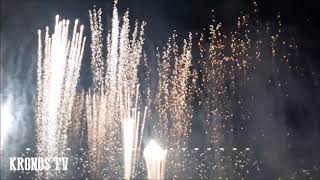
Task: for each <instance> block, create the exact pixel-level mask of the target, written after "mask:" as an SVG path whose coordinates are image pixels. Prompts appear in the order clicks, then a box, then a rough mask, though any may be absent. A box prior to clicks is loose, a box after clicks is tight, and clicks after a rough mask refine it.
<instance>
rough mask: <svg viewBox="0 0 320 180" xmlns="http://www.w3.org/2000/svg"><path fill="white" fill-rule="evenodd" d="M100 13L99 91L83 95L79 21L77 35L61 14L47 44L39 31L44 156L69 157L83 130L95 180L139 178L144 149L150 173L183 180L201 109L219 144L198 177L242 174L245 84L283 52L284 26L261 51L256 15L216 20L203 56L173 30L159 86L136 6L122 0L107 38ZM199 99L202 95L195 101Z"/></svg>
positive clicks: (95, 59)
mask: <svg viewBox="0 0 320 180" xmlns="http://www.w3.org/2000/svg"><path fill="white" fill-rule="evenodd" d="M101 16H102V11H101V9H96V8H94V9H92V10H90V11H89V17H90V30H91V33H92V34H91V44H90V47H91V69H92V79H93V81H92V88H91V89H89V90H88V91H81V93H78V94H76V85H77V82H78V81H77V80H78V77H79V69H80V64H81V59H82V54H83V51H84V43H85V37H84V38H83V26H80V31H79V32H78V27H77V26H78V20H76V21H75V26H74V29H73V34H72V38H71V40H69V35H68V34H69V32H68V29H69V20H62V21H59V16H57V17H56V25H55V28H54V32H53V34H52V36H49V28H47V29H46V33H45V37H44V48H43V38H42V35H41V31H40V30H39V33H38V34H39V46H38V69H37V70H38V71H37V106H36V108H37V109H36V110H37V111H36V112H37V113H36V119H37V122H36V125H37V148H38V149H37V150H38V156H65V155H66V154H67V152H66V151H65V148H66V146H67V141H68V138H69V137H68V136H70V135H71V136H73V135H74V134H76V137H79V136H81V137H82V138H83V139H85V138H87V139H86V140H84V141H86V142H85V143H87V145H88V150H89V154H88V156H89V157H88V159H89V163H88V164H89V172H90V175H91V176H92V178H101V177H105V178H119V177H121V178H124V179H131V178H135V177H136V174H137V172H136V171H137V170H136V167H137V162H138V161H139V160H141V157H140V154H141V150H142V149H144V151H143V155H144V159H145V164H144V165H143V166H144V167H146V169H147V177H148V178H149V179H166V178H169V179H179V178H185V176H184V174H185V172H186V171H187V169H188V168H190V166H192V165H190V164H188V160H190V159H192V157H190V156H191V155H190V154H189V152H187V151H186V149H188V148H189V147H190V146H189V144H188V143H189V140H190V136H191V129H192V127H191V125H192V120H194V119H196V118H194V117H193V115H194V109H195V106H199V107H202V110H201V111H202V113H203V114H204V120H203V121H204V130H205V137H206V141H207V143H206V144H205V145H206V147H208V149H210V150H211V149H213V151H210V153H209V155H208V156H207V157H203V159H204V160H203V163H202V164H205V165H206V166H207V170H206V171H202V170H201V171H202V172H201V173H199V177H201V178H216V179H219V178H222V179H225V178H230V177H231V178H233V177H236V178H237V177H242V174H241V175H239V176H237V175H234V174H236V173H235V171H234V169H235V168H236V167H235V166H236V165H234V164H236V163H233V162H232V158H233V157H232V154H231V153H232V152H231V150H230V149H231V147H233V146H234V144H235V143H234V142H236V141H237V140H236V139H235V138H236V137H235V136H236V134H237V133H239V128H238V127H239V122H238V121H237V119H240V120H242V119H241V118H243V117H244V116H245V117H246V118H247V117H248V118H247V119H249V118H250V115H251V114H250V112H247V109H248V108H247V105H248V104H249V103H250V100H245V98H244V97H242V96H241V93H240V90H239V89H241V88H244V87H245V86H246V85H247V84H248V83H249V82H250V81H252V80H253V79H254V75H255V72H256V68H257V64H258V63H260V62H261V61H262V56H268V55H270V57H271V59H274V58H275V57H276V56H280V55H277V52H276V51H275V46H276V43H277V42H278V41H277V40H278V39H277V38H278V36H279V33H280V30H279V31H278V32H276V33H275V34H272V35H271V41H267V43H268V44H271V45H270V47H271V49H270V51H268V52H265V53H264V54H263V53H262V51H263V48H262V44H263V43H262V41H261V40H256V41H254V40H253V39H254V38H255V35H256V36H258V35H259V33H261V32H262V30H261V29H254V28H256V27H257V26H259V24H258V23H259V22H258V21H257V22H256V23H257V24H255V25H254V28H252V27H250V25H249V16H247V15H244V16H241V17H240V18H239V19H238V23H237V28H236V30H235V31H234V32H231V33H229V34H226V35H225V34H223V32H222V30H221V29H222V25H221V23H217V21H216V20H215V19H213V24H212V25H211V26H210V29H209V31H210V32H209V34H210V35H209V39H205V38H204V36H203V35H202V34H201V36H200V41H199V42H198V44H197V45H198V46H199V49H198V50H199V51H200V59H199V60H197V59H196V58H194V57H193V56H192V54H193V53H194V51H193V48H194V47H195V46H196V45H195V44H193V41H195V40H194V39H193V36H192V34H191V33H190V34H189V37H188V38H186V39H184V40H183V43H182V46H181V47H180V46H179V45H178V44H179V43H177V41H178V40H177V39H178V36H177V35H176V34H175V33H174V34H173V35H172V36H171V37H170V38H169V40H168V43H167V45H166V47H164V48H163V49H162V50H161V51H160V50H158V49H157V53H156V59H157V61H158V62H157V63H158V64H157V68H156V71H157V72H156V73H157V77H158V79H157V81H156V82H152V80H151V76H152V73H153V72H151V71H150V69H151V68H152V67H151V66H149V63H150V61H149V59H148V58H147V56H146V54H145V53H144V49H143V46H144V26H145V22H142V23H140V24H139V23H138V21H136V22H135V24H134V27H133V28H131V26H130V20H129V12H128V11H127V12H125V14H124V15H123V16H122V17H121V16H119V13H118V10H117V2H115V5H114V7H113V13H112V22H111V30H110V31H108V32H107V33H106V34H107V36H106V37H104V36H103V33H104V29H103V23H102V18H101ZM131 29H133V31H132V30H131ZM268 30H269V29H268V28H267V33H266V34H267V36H270V33H269V32H268ZM255 33H256V34H255ZM267 43H266V44H267ZM284 57H285V56H284ZM286 58H287V57H285V58H284V61H287V59H286ZM142 60H144V61H145V62H144V63H145V64H144V65H145V68H146V71H145V74H144V75H145V77H146V81H147V83H146V84H147V85H146V86H147V87H145V86H142V81H143V79H139V76H138V74H139V72H140V67H139V65H140V63H141V62H142ZM193 64H197V65H198V66H199V68H196V67H194V66H193ZM200 75H201V76H200ZM152 83H156V85H155V86H153V87H155V88H151V84H152ZM145 92H147V93H146V94H143V93H145ZM48 94H50V96H47V95H48ZM198 95H199V99H200V100H199V101H198V102H197V103H194V101H195V97H196V96H198ZM195 104H197V105H195ZM234 104H237V105H234ZM235 106H236V107H235ZM239 109H240V110H239ZM236 114H241V115H242V117H240V118H239V117H236ZM1 119H3V118H2V117H1ZM83 119H85V120H84V121H83ZM149 119H150V121H149ZM151 120H152V121H151ZM240 120H239V121H240ZM1 123H2V121H1ZM71 123H72V126H73V127H71V126H70V124H71ZM145 126H146V127H151V133H150V136H152V137H153V138H154V139H155V140H151V141H150V142H149V144H147V146H146V147H145V148H143V139H144V129H145ZM84 127H86V128H87V130H86V133H87V134H86V135H87V137H86V135H84V134H85V133H84V130H83V129H84ZM80 131H81V135H80V134H79V132H80ZM70 132H71V133H70ZM68 133H70V134H68ZM74 139H77V138H74ZM156 141H157V142H158V143H159V144H161V146H163V147H164V148H163V149H162V148H161V146H160V145H159V144H157V142H156ZM197 149H198V148H197ZM141 169H143V168H141ZM141 169H140V170H141ZM142 176H144V174H143V175H142Z"/></svg>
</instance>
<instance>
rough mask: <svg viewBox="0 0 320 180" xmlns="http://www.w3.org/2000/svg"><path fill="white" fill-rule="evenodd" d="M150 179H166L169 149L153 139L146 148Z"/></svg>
mask: <svg viewBox="0 0 320 180" xmlns="http://www.w3.org/2000/svg"><path fill="white" fill-rule="evenodd" d="M143 155H144V158H145V160H146V165H147V171H148V179H164V173H165V163H166V156H167V150H166V149H164V150H163V149H162V148H161V147H160V145H159V144H157V142H156V141H154V140H151V141H150V142H149V144H148V146H147V147H146V148H145V149H144V153H143Z"/></svg>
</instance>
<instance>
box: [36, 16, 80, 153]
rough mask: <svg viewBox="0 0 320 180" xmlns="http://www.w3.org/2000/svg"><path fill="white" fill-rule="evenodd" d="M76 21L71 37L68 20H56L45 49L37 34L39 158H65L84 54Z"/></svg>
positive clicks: (45, 39) (46, 40)
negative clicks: (62, 156) (58, 156)
mask: <svg viewBox="0 0 320 180" xmlns="http://www.w3.org/2000/svg"><path fill="white" fill-rule="evenodd" d="M78 22H79V20H76V21H75V25H74V28H73V33H72V37H71V40H70V37H69V35H68V33H69V20H65V19H63V20H62V21H60V20H59V15H57V16H56V24H55V27H54V31H53V34H52V35H51V36H50V35H49V28H48V27H47V28H46V33H45V38H44V47H43V39H42V36H41V30H38V62H37V102H36V118H37V121H36V126H37V150H38V156H40V157H54V156H57V155H60V156H61V155H64V154H65V148H66V145H67V131H68V128H69V123H70V118H71V110H72V104H73V100H74V97H75V94H76V85H77V82H78V78H79V70H80V65H81V60H82V55H83V50H84V44H85V37H83V28H84V27H83V26H82V25H81V26H80V31H78Z"/></svg>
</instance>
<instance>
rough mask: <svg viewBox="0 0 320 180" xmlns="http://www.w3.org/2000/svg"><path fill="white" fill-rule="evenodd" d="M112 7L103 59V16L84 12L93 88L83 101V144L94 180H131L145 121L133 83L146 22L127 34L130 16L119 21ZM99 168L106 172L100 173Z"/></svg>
mask: <svg viewBox="0 0 320 180" xmlns="http://www.w3.org/2000/svg"><path fill="white" fill-rule="evenodd" d="M116 5H117V4H116V3H115V5H114V8H113V18H112V28H111V31H109V32H108V35H107V38H106V41H107V45H106V49H107V52H106V54H105V56H106V57H104V55H103V47H104V46H103V38H102V31H103V29H102V21H101V15H102V11H101V9H99V10H96V9H93V10H92V11H91V10H90V11H89V15H90V24H91V31H92V37H91V38H92V39H91V40H92V43H91V50H92V56H91V57H92V58H91V59H92V62H91V67H92V71H93V89H92V90H91V91H90V92H89V94H88V95H87V97H86V106H87V124H88V144H89V149H90V157H91V159H92V161H91V162H92V164H91V168H92V169H93V171H95V175H94V176H98V177H101V175H104V176H108V177H111V178H112V177H114V178H115V177H119V176H120V173H121V171H124V173H123V174H124V178H125V179H130V178H131V176H132V174H133V173H134V167H135V161H136V159H137V155H138V154H139V150H140V146H141V140H142V133H143V127H144V124H145V116H146V110H143V111H142V108H141V107H140V105H139V104H140V95H139V94H140V93H139V82H138V64H139V62H140V60H141V58H142V54H143V53H142V47H143V44H144V38H143V35H144V26H145V23H144V22H143V23H142V24H141V25H140V26H139V24H138V23H137V22H136V23H135V27H134V30H133V32H132V34H131V33H130V21H129V13H128V12H126V13H125V15H124V16H123V18H122V21H120V20H119V15H118V10H117V7H116ZM145 109H146V108H145ZM121 137H122V138H121ZM122 155H123V157H122ZM121 157H122V158H123V161H121V160H122V158H121ZM122 164H124V166H122ZM104 167H108V168H107V170H106V171H105V172H102V168H104ZM122 167H124V169H123V170H122Z"/></svg>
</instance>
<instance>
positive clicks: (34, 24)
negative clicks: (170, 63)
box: [0, 0, 320, 164]
mask: <svg viewBox="0 0 320 180" xmlns="http://www.w3.org/2000/svg"><path fill="white" fill-rule="evenodd" d="M256 2H257V3H258V7H259V10H260V12H259V17H260V19H261V21H262V22H263V23H274V22H275V19H276V18H275V17H276V16H277V14H278V13H280V15H281V20H282V24H283V28H284V31H285V32H286V35H287V37H288V39H290V40H292V39H294V41H295V42H296V43H297V44H298V54H299V58H298V60H297V61H298V64H299V65H300V66H301V67H302V69H303V70H301V71H302V72H303V74H304V77H300V76H299V74H300V73H297V74H298V75H297V76H296V77H297V79H298V80H296V81H295V84H294V85H293V86H291V87H290V88H292V91H291V92H292V94H294V98H291V99H290V100H288V101H286V102H285V104H286V106H285V108H284V109H285V110H284V111H285V114H286V117H285V122H286V126H287V127H289V128H290V129H292V130H293V131H294V132H296V136H295V137H292V140H291V141H292V144H293V146H297V148H296V149H295V150H294V152H293V154H295V155H296V156H297V157H298V156H299V157H302V159H304V160H305V161H309V160H310V161H311V160H312V159H313V160H315V159H320V155H316V154H317V152H320V143H319V142H320V141H319V138H320V113H319V110H320V88H319V86H320V53H319V52H320V46H319V42H320V33H319V32H320V31H319V29H320V21H319V19H318V14H319V11H320V5H319V2H317V1H316V0H313V1H311V0H258V1H256ZM93 5H96V7H97V8H102V10H103V19H104V24H105V25H106V24H107V23H108V20H110V19H111V14H112V13H111V12H112V7H113V1H112V0H64V1H63V0H52V1H48V0H1V27H0V30H1V84H2V87H1V91H2V92H3V94H5V92H6V91H4V89H3V87H4V86H5V85H6V83H8V81H9V79H10V78H13V77H14V78H15V79H19V80H18V81H17V83H20V86H21V87H23V88H27V89H28V88H30V89H32V85H31V84H32V83H31V84H28V82H29V81H30V79H32V78H34V77H35V74H34V73H31V74H32V77H26V76H25V73H26V72H28V68H30V67H31V66H34V65H35V59H36V48H37V46H36V43H37V30H38V29H39V28H40V29H44V28H45V26H47V25H49V26H50V27H52V25H53V24H54V17H55V15H56V14H59V15H60V16H61V17H63V18H68V19H75V18H79V19H80V23H81V24H84V25H85V33H86V36H87V37H90V34H89V33H90V31H89V16H88V10H89V9H90V8H92V7H93ZM118 8H119V12H120V14H123V13H124V12H125V10H126V9H127V8H129V11H130V18H131V20H133V19H134V18H138V19H139V20H144V21H146V22H147V27H146V44H147V47H146V50H147V51H154V49H155V47H158V46H160V47H161V46H164V45H165V44H166V42H167V40H168V37H169V36H170V35H171V34H172V33H173V31H174V30H176V33H177V34H178V35H179V36H182V37H187V35H188V33H189V32H193V33H196V32H198V33H201V32H206V30H204V28H205V29H208V27H209V25H210V24H211V17H212V11H211V10H214V11H215V12H214V15H215V16H216V17H217V19H219V21H221V22H222V23H223V26H224V30H225V31H228V30H230V29H232V28H233V26H234V24H235V23H236V18H237V17H238V16H239V15H241V13H242V12H243V13H244V14H246V13H250V12H251V11H252V9H253V1H249V0H226V1H223V0H158V1H156V0H119V3H118ZM86 48H87V49H86V52H85V55H84V59H83V66H82V67H84V69H82V70H81V74H82V76H83V74H84V75H85V74H86V73H90V72H89V71H90V69H89V68H85V67H87V66H89V64H90V52H89V50H90V48H89V46H88V43H87V46H86ZM17 66H19V67H22V68H19V69H15V67H17ZM17 71H18V72H17ZM88 79H89V77H86V76H84V77H81V80H80V85H79V86H80V88H87V87H88V81H89V80H88ZM33 81H34V80H31V82H33ZM30 94H31V96H32V94H34V91H33V90H31V91H30V92H29V95H30ZM28 98H29V101H30V100H31V99H32V97H28ZM29 108H30V107H29ZM25 126H26V127H30V128H32V127H33V126H34V125H32V123H26V124H25ZM32 136H33V134H32V133H31V134H30V133H28V132H26V138H30V137H32ZM273 138H276V137H273ZM312 162H313V161H312ZM311 164H312V163H311Z"/></svg>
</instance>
